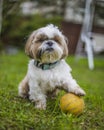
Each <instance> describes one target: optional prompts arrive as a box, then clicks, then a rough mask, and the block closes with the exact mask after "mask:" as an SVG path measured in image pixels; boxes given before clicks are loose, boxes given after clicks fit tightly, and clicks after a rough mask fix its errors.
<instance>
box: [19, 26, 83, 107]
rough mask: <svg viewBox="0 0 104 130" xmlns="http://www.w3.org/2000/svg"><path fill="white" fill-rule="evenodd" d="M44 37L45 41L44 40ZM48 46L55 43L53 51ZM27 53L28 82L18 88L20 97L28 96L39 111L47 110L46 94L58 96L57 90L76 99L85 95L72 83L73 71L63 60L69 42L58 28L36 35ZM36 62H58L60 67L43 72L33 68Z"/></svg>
mask: <svg viewBox="0 0 104 130" xmlns="http://www.w3.org/2000/svg"><path fill="white" fill-rule="evenodd" d="M45 36H46V37H45ZM42 37H44V38H43V39H41V38H42ZM55 38H56V39H55ZM49 42H51V43H52V45H51V48H52V49H53V50H52V51H49V50H47V48H48V49H49V48H50V46H49V45H48V44H47V43H49ZM40 50H41V54H40V53H39V51H40ZM26 53H27V55H29V56H30V57H31V58H32V59H31V60H30V62H29V66H28V71H27V74H26V76H25V78H24V79H23V80H22V81H21V83H20V84H19V96H21V97H23V98H25V97H27V96H29V99H30V100H32V101H34V102H35V107H36V108H39V109H46V98H47V93H48V92H55V90H56V89H57V88H58V89H63V90H65V91H67V92H72V93H75V94H76V95H82V96H84V95H85V92H84V91H83V90H82V89H81V88H80V87H79V85H78V84H77V82H76V80H75V79H73V77H72V75H71V68H70V66H69V65H68V64H67V63H66V62H65V60H64V58H65V57H66V56H67V54H68V49H67V45H66V40H65V37H64V35H63V34H62V33H61V32H60V31H59V29H58V28H57V27H56V26H54V25H48V26H46V27H43V28H40V29H38V30H36V31H34V32H33V33H32V34H31V35H30V37H29V39H28V41H27V43H26ZM37 60H38V61H39V62H40V63H41V64H44V63H53V62H56V61H58V63H57V64H56V66H55V67H53V68H52V69H47V70H42V69H41V68H38V67H37V66H35V65H34V61H37Z"/></svg>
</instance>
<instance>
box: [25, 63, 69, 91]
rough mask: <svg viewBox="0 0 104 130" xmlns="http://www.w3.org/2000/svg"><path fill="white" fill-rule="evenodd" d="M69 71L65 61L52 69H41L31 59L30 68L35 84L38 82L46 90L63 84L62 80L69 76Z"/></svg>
mask: <svg viewBox="0 0 104 130" xmlns="http://www.w3.org/2000/svg"><path fill="white" fill-rule="evenodd" d="M69 71H70V69H69V67H68V66H67V64H66V63H65V62H64V61H63V62H62V63H60V64H59V65H58V66H56V67H55V68H53V69H50V70H41V69H39V68H37V67H35V66H34V64H33V61H31V62H30V64H29V70H28V72H29V75H30V77H31V80H32V82H34V83H33V84H37V85H38V86H39V87H40V88H41V89H43V90H45V91H48V90H49V91H50V90H53V89H54V88H55V87H57V86H61V84H62V82H63V81H64V80H65V79H66V77H68V75H69Z"/></svg>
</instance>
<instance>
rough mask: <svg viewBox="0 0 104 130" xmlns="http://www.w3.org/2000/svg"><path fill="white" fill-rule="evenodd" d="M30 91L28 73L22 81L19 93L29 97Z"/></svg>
mask: <svg viewBox="0 0 104 130" xmlns="http://www.w3.org/2000/svg"><path fill="white" fill-rule="evenodd" d="M28 92H29V85H28V77H27V75H26V76H25V77H24V79H23V80H22V81H21V82H20V84H19V87H18V94H19V96H20V97H22V98H27V97H28Z"/></svg>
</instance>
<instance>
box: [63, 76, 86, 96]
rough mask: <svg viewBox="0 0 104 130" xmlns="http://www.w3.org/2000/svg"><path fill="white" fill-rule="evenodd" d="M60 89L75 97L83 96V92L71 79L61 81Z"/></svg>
mask: <svg viewBox="0 0 104 130" xmlns="http://www.w3.org/2000/svg"><path fill="white" fill-rule="evenodd" d="M62 89H64V90H65V91H67V92H72V93H75V94H76V95H80V96H84V95H85V92H84V90H83V89H82V88H80V86H79V85H78V84H77V82H76V81H75V80H74V79H73V78H71V79H68V80H67V81H63V84H62Z"/></svg>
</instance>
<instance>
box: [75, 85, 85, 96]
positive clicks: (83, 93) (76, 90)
mask: <svg viewBox="0 0 104 130" xmlns="http://www.w3.org/2000/svg"><path fill="white" fill-rule="evenodd" d="M74 93H75V94H76V95H79V96H85V95H86V93H85V91H84V90H83V89H81V88H80V87H78V88H76V89H75V91H74Z"/></svg>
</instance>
